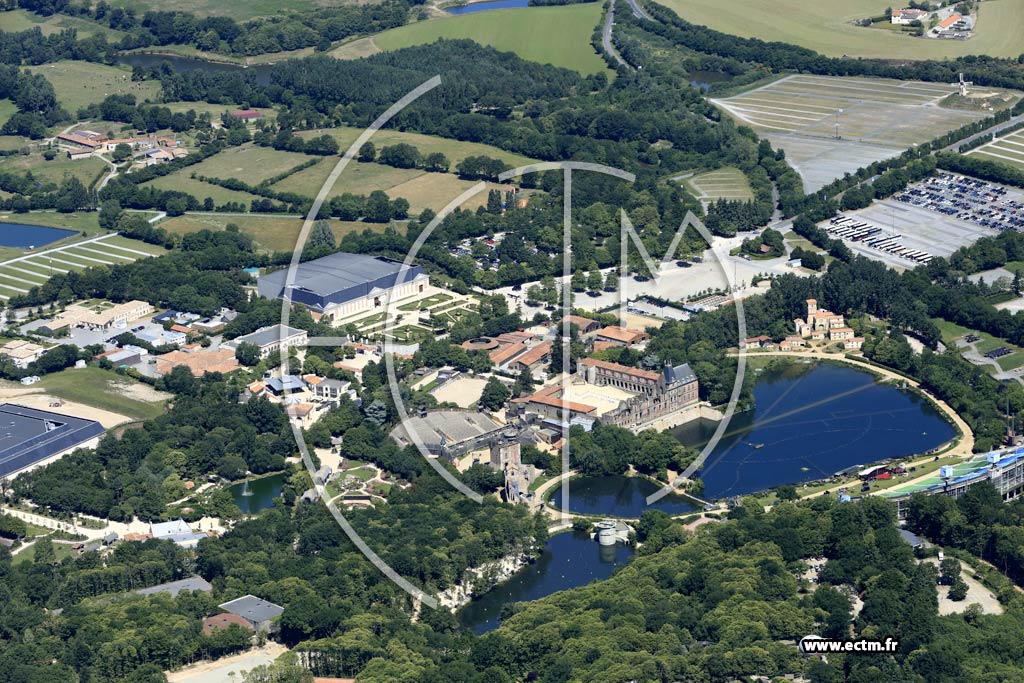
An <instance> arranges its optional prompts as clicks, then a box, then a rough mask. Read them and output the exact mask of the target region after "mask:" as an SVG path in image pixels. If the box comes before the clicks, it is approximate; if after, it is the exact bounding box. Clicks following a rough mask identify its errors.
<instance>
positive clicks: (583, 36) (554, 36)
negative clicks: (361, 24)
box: [330, 2, 608, 74]
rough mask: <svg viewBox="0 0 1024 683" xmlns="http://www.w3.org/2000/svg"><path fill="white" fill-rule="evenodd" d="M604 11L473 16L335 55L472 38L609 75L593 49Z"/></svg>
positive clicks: (407, 29)
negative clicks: (438, 40) (593, 39)
mask: <svg viewBox="0 0 1024 683" xmlns="http://www.w3.org/2000/svg"><path fill="white" fill-rule="evenodd" d="M601 11H602V5H601V3H599V2H590V3H584V4H576V5H564V6H561V7H528V8H521V9H502V10H489V11H487V12H474V13H470V14H462V15H459V16H450V17H444V18H442V19H431V20H429V21H421V22H418V23H415V24H409V25H407V26H402V27H400V28H395V29H391V30H390V31H384V32H383V33H379V34H377V35H375V36H371V37H369V38H364V39H362V40H356V41H353V42H351V43H348V44H346V45H342V46H341V47H339V48H337V49H336V50H334V51H333V52H331V53H330V54H331V55H332V56H334V57H337V58H339V59H355V58H358V57H365V56H367V55H368V54H374V53H376V52H381V51H388V50H398V49H401V48H403V47H409V46H411V45H422V44H424V43H432V42H434V41H435V40H437V39H438V38H469V39H470V40H475V41H476V42H478V43H480V44H481V45H490V46H492V47H494V48H495V49H498V50H507V51H511V52H515V53H516V54H518V55H519V56H520V57H522V58H523V59H528V60H530V61H533V62H540V63H541V64H553V65H555V66H561V67H565V68H567V69H574V70H576V71H579V72H580V73H582V74H592V73H598V72H601V71H607V70H608V67H607V65H606V64H605V63H604V60H602V59H601V58H600V57H599V56H598V55H597V53H596V52H595V51H594V48H593V46H592V45H591V44H590V36H591V34H592V33H593V32H594V27H596V26H597V24H598V23H599V22H600V20H601Z"/></svg>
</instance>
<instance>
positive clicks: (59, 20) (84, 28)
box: [3, 9, 125, 42]
mask: <svg viewBox="0 0 1024 683" xmlns="http://www.w3.org/2000/svg"><path fill="white" fill-rule="evenodd" d="M34 28H38V29H39V30H40V31H42V33H43V35H44V36H51V35H53V34H55V33H60V32H61V31H66V30H67V29H74V30H75V31H76V32H77V33H78V37H79V38H87V37H89V36H93V35H96V34H97V33H102V34H103V35H105V36H106V37H107V40H108V41H109V42H117V41H119V40H120V39H121V38H123V37H124V35H125V34H124V32H123V31H115V30H113V29H111V28H108V27H106V26H103V25H101V24H99V23H97V22H95V21H91V20H89V19H83V18H81V17H69V16H67V15H65V14H54V15H51V16H49V17H41V16H39V15H38V14H33V13H32V12H29V11H27V10H23V9H18V10H11V11H7V12H4V13H3V30H4V31H8V32H10V33H17V32H20V31H28V30H30V29H34Z"/></svg>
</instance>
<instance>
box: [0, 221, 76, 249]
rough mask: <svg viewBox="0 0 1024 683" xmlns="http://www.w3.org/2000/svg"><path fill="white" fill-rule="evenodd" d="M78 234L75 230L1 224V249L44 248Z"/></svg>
mask: <svg viewBox="0 0 1024 683" xmlns="http://www.w3.org/2000/svg"><path fill="white" fill-rule="evenodd" d="M75 234H77V233H76V232H75V231H74V230H65V229H63V228H49V227H46V226H43V225H26V224H25V223H0V247H18V248H19V249H28V248H29V247H43V246H46V245H47V244H53V243H54V242H57V241H59V240H62V239H64V238H65V237H71V236H72V235H75Z"/></svg>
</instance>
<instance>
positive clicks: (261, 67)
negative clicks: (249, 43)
mask: <svg viewBox="0 0 1024 683" xmlns="http://www.w3.org/2000/svg"><path fill="white" fill-rule="evenodd" d="M117 61H118V62H119V63H121V64H126V65H128V66H140V67H142V68H144V69H148V68H150V67H159V66H160V64H162V63H164V62H166V63H167V64H169V65H170V67H171V69H172V70H173V71H177V72H184V71H202V72H204V73H208V74H209V73H240V74H252V75H253V76H255V78H256V82H257V83H259V84H260V85H270V71H271V69H272V68H273V65H272V64H253V65H252V66H242V65H241V64H227V63H224V62H211V61H208V60H205V59H193V58H191V57H179V56H178V55H159V54H152V53H146V52H132V53H130V54H122V55H118V57H117ZM225 109H227V107H225Z"/></svg>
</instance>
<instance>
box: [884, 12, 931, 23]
mask: <svg viewBox="0 0 1024 683" xmlns="http://www.w3.org/2000/svg"><path fill="white" fill-rule="evenodd" d="M927 18H928V12H925V11H924V10H922V9H910V8H907V9H894V10H893V11H892V17H891V18H890V20H891V21H892V23H894V24H900V25H903V26H906V25H908V24H911V23H913V22H915V21H924V20H925V19H927Z"/></svg>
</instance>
